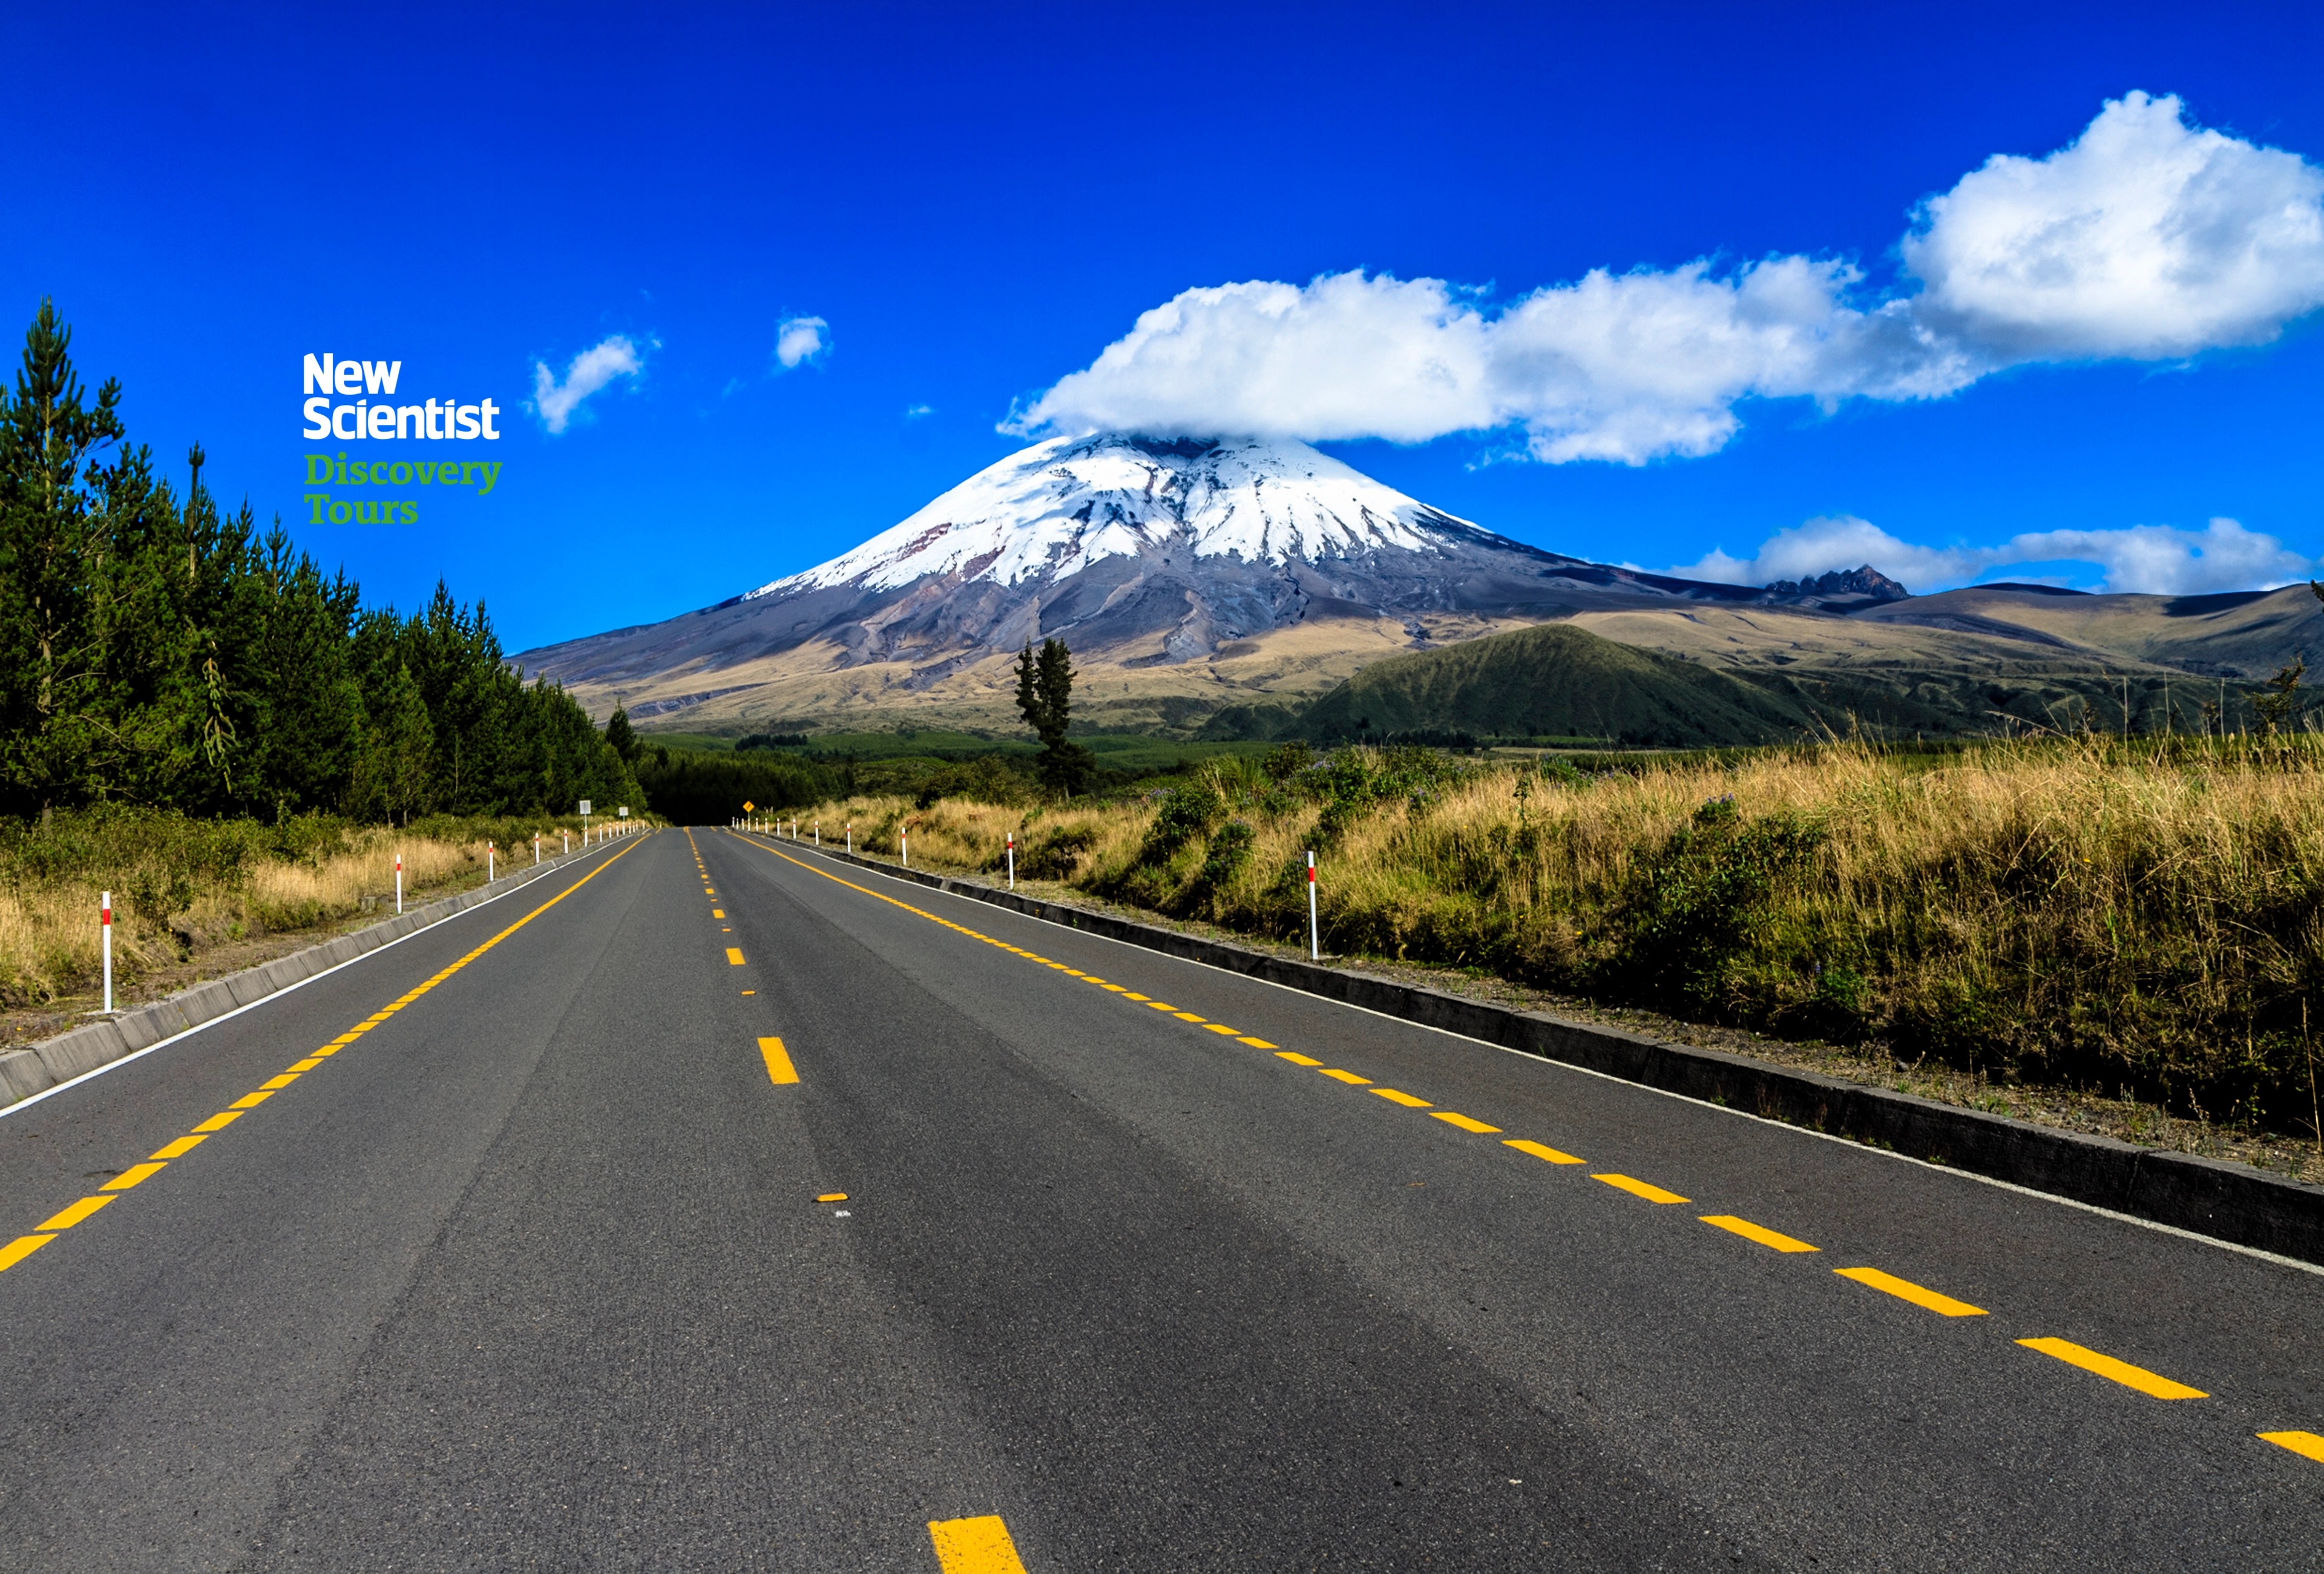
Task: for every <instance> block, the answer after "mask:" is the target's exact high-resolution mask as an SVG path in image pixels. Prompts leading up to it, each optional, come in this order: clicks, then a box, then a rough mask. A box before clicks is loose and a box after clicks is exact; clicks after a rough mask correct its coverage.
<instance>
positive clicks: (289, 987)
mask: <svg viewBox="0 0 2324 1574" xmlns="http://www.w3.org/2000/svg"><path fill="white" fill-rule="evenodd" d="M603 851H604V848H603V847H600V848H598V849H597V852H589V853H584V854H582V855H581V856H582V857H583V858H594V857H595V856H597V853H598V852H603ZM575 861H576V863H577V862H578V861H579V860H578V859H576V860H575ZM568 867H569V866H568ZM530 884H532V882H531V881H530V880H527V881H525V882H524V884H521V885H512V886H510V887H509V888H508V889H507V890H505V891H503V892H502V893H500V894H499V895H498V896H487V897H485V898H484V900H483V901H482V902H479V903H476V904H475V906H474V907H470V908H464V909H463V910H461V911H460V912H455V913H452V914H449V915H448V916H447V917H444V918H439V919H438V920H437V921H435V922H434V923H431V924H425V925H422V926H421V927H420V928H419V929H415V930H413V931H411V932H410V934H407V935H398V936H396V937H395V938H394V939H393V940H388V941H385V942H383V943H382V944H380V945H376V946H374V947H372V949H369V950H367V951H365V952H364V953H363V954H362V955H361V956H357V957H349V958H347V959H346V961H344V962H335V963H333V964H332V965H331V966H329V967H327V968H324V969H323V970H322V971H321V972H319V973H309V975H307V977H304V978H301V979H300V980H299V981H298V982H297V983H296V984H285V985H284V986H282V987H281V988H280V989H277V990H275V991H274V992H273V993H272V995H260V996H259V997H258V998H257V999H256V1000H254V1001H252V1002H251V1003H250V1004H249V1005H237V1006H235V1008H234V1009H233V1010H232V1011H221V1012H219V1013H218V1014H217V1015H216V1016H214V1017H211V1018H210V1019H209V1020H208V1021H207V1022H198V1023H194V1025H193V1026H191V1027H189V1028H187V1029H185V1030H184V1031H183V1032H173V1033H171V1035H170V1036H169V1037H168V1038H166V1039H156V1040H155V1041H154V1042H152V1043H150V1044H147V1045H146V1046H145V1047H144V1048H143V1049H142V1050H132V1051H130V1052H129V1053H127V1054H125V1055H124V1056H122V1057H121V1059H119V1060H107V1061H106V1063H105V1064H104V1065H102V1066H99V1067H97V1068H96V1069H93V1070H88V1071H83V1072H82V1073H81V1074H80V1075H79V1076H78V1077H75V1078H73V1079H71V1080H69V1081H66V1082H60V1083H58V1084H57V1085H56V1086H55V1087H54V1088H42V1089H41V1090H40V1091H39V1092H38V1093H35V1094H33V1095H32V1096H31V1097H28V1098H19V1099H18V1100H16V1102H15V1103H14V1104H12V1105H9V1106H7V1107H6V1108H5V1109H0V1120H5V1119H7V1118H8V1117H9V1116H12V1115H14V1114H16V1113H17V1112H18V1111H20V1110H26V1109H30V1108H32V1106H34V1105H35V1104H38V1103H40V1102H41V1100H42V1099H43V1098H52V1097H55V1096H56V1095H58V1094H60V1093H62V1092H63V1091H64V1090H65V1089H66V1088H78V1087H79V1086H80V1085H81V1084H82V1083H84V1082H86V1081H88V1079H90V1078H92V1077H102V1076H104V1075H105V1074H106V1072H107V1071H118V1070H119V1069H121V1068H122V1067H124V1066H126V1065H127V1064H129V1062H131V1061H132V1060H143V1059H144V1058H145V1057H146V1056H148V1055H150V1054H152V1052H153V1051H156V1050H166V1049H168V1048H169V1047H170V1046H171V1044H174V1043H176V1042H179V1041H180V1039H189V1038H192V1037H193V1036H194V1035H195V1034H196V1033H198V1032H202V1031H204V1030H205V1029H207V1028H213V1027H216V1026H217V1024H218V1023H222V1022H232V1021H233V1020H234V1019H235V1017H237V1016H240V1015H241V1014H243V1013H244V1012H245V1011H256V1010H257V1009H258V1008H259V1007H260V1006H262V1005H273V1004H274V1003H275V1002H276V1001H278V1000H280V999H281V998H282V997H283V996H284V995H289V994H291V992H292V991H294V990H299V989H304V988H305V987H307V986H308V985H309V984H318V983H320V982H321V981H322V980H324V979H326V978H327V977H330V976H331V975H332V974H334V973H336V972H337V971H338V970H339V969H340V968H352V967H354V966H355V964H356V963H357V962H368V961H370V960H371V959H372V958H374V957H376V956H378V955H380V954H381V953H382V952H383V951H392V950H393V949H395V948H396V947H398V946H400V945H401V944H402V943H403V942H404V941H406V940H418V939H419V938H420V936H421V935H424V934H430V933H433V932H434V931H437V930H439V929H441V928H443V927H444V926H445V925H446V924H447V923H452V922H455V921H458V920H460V919H463V918H466V917H467V916H468V914H469V913H471V912H483V911H484V909H485V908H487V907H490V906H491V905H492V904H493V903H495V902H500V901H503V900H505V899H506V898H508V897H511V896H513V895H515V894H516V893H518V892H520V891H521V890H523V889H524V887H525V885H530ZM321 943H322V944H324V945H329V944H330V943H331V942H330V941H328V940H324V941H322V942H321ZM293 954H294V955H295V954H296V953H293ZM277 960H280V958H277ZM267 965H268V964H266V963H263V962H262V963H260V964H259V966H261V967H265V966H267ZM229 977H231V975H229ZM211 982H212V983H216V982H217V980H216V979H212V980H211ZM157 1004H158V1003H157Z"/></svg>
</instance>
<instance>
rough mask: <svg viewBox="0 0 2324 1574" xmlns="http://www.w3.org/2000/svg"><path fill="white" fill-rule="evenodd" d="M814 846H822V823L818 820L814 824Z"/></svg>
mask: <svg viewBox="0 0 2324 1574" xmlns="http://www.w3.org/2000/svg"><path fill="white" fill-rule="evenodd" d="M815 845H816V847H821V846H823V821H821V820H819V819H818V820H816V822H815Z"/></svg>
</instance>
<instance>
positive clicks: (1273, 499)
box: [744, 433, 1480, 600]
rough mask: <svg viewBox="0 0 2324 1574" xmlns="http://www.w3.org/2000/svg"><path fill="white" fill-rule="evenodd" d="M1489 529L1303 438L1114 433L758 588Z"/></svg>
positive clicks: (955, 497) (1013, 577)
mask: <svg viewBox="0 0 2324 1574" xmlns="http://www.w3.org/2000/svg"><path fill="white" fill-rule="evenodd" d="M1446 530H1451V531H1453V532H1460V533H1461V534H1462V536H1463V537H1469V538H1473V537H1474V536H1475V535H1477V534H1479V533H1480V532H1478V531H1477V528H1476V526H1474V525H1472V524H1470V523H1468V522H1467V521H1466V520H1461V519H1455V518H1453V517H1452V515H1450V514H1442V513H1439V512H1438V511H1437V510H1435V509H1434V508H1431V507H1429V506H1428V505H1426V504H1425V503H1419V502H1416V501H1415V500H1413V499H1412V498H1409V497H1406V495H1404V494H1403V493H1401V492H1398V491H1397V490H1395V489H1394V488H1393V487H1389V486H1382V485H1380V484H1379V482H1378V481H1375V480H1373V479H1372V478H1371V477H1369V476H1366V475H1364V474H1363V473H1361V472H1360V471H1358V470H1354V469H1351V468H1349V467H1348V466H1346V465H1343V464H1342V463H1341V462H1340V461H1339V460H1337V459H1335V458H1331V457H1330V456H1328V455H1326V454H1321V453H1318V452H1316V451H1315V450H1314V449H1311V448H1309V447H1308V446H1307V445H1306V444H1305V443H1301V442H1261V441H1259V440H1257V439H1251V438H1245V439H1240V440H1228V441H1223V442H1221V441H1198V440H1193V439H1188V438H1180V439H1176V440H1169V441H1162V440H1155V439H1152V438H1140V437H1127V436H1122V435H1119V434H1111V433H1109V434H1105V435H1102V436H1098V437H1085V438H1057V439H1055V440H1051V441H1048V442H1045V443H1040V444H1038V445H1037V446H1035V447H1033V448H1029V449H1026V450H1024V451H1023V452H1022V453H1017V454H1011V455H1010V457H1009V458H1005V459H1003V460H1001V462H1000V463H999V464H997V465H993V466H991V467H989V468H985V469H982V470H980V471H978V472H977V473H976V474H975V475H973V476H971V477H969V478H968V479H967V480H965V481H964V482H962V483H961V484H960V485H959V486H955V487H954V488H953V489H952V490H951V491H949V492H947V493H945V495H943V496H941V497H939V498H937V499H936V501H935V502H933V503H931V504H929V505H927V507H925V508H923V509H921V510H920V511H919V512H918V513H917V514H913V515H912V516H911V517H910V518H908V519H907V520H905V521H904V522H903V523H900V524H899V525H896V526H895V527H894V528H892V529H890V530H885V531H882V532H880V533H879V534H878V535H875V536H873V537H872V538H871V540H870V541H868V542H864V543H863V544H862V546H860V547H857V548H856V549H855V550H854V551H850V552H846V553H844V554H842V555H841V556H839V557H836V558H834V559H832V560H830V561H829V562H827V563H822V564H819V565H817V566H816V567H815V568H812V569H807V571H806V572H805V573H801V574H793V575H791V576H789V577H788V579H777V580H775V581H773V582H772V583H770V584H767V585H762V586H761V587H760V588H758V589H756V590H753V591H751V592H750V593H749V594H748V595H747V596H746V597H744V599H745V600H756V599H757V598H759V597H762V596H781V595H786V594H789V593H793V592H797V591H799V590H804V589H808V588H816V587H821V586H830V585H860V586H863V587H865V588H871V589H880V590H893V589H900V588H903V587H905V586H908V585H910V584H911V583H913V582H914V581H915V580H918V579H923V578H925V577H927V576H928V575H931V574H941V575H945V576H948V577H953V578H954V579H955V580H956V581H966V580H973V579H991V580H993V581H995V582H996V583H999V584H1001V585H1010V586H1013V585H1017V584H1019V583H1020V582H1022V581H1024V580H1027V579H1052V580H1054V579H1065V578H1067V577H1069V576H1071V575H1074V574H1077V573H1080V572H1082V571H1083V570H1084V569H1089V568H1092V567H1094V566H1095V565H1096V564H1097V563H1099V562H1101V561H1102V560H1105V559H1107V558H1135V557H1139V556H1140V555H1142V554H1144V553H1147V552H1149V551H1160V550H1162V549H1164V548H1167V547H1172V546H1176V547H1178V548H1179V549H1181V550H1183V551H1185V552H1186V553H1188V554H1189V555H1190V556H1191V557H1192V558H1193V559H1194V560H1196V561H1198V562H1199V561H1200V560H1202V559H1204V558H1223V557H1235V558H1240V559H1241V560H1243V561H1244V562H1246V563H1250V564H1258V563H1262V562H1266V563H1274V564H1277V565H1281V564H1285V563H1287V562H1288V561H1290V560H1293V559H1295V558H1296V559H1301V560H1305V561H1307V562H1311V563H1312V562H1318V561H1321V560H1323V559H1325V558H1333V557H1347V556H1349V555H1351V554H1353V553H1362V552H1368V551H1381V550H1389V551H1408V552H1421V551H1429V550H1431V549H1432V548H1437V547H1441V546H1443V545H1444V544H1446V543H1445V540H1444V538H1443V535H1442V532H1444V531H1446Z"/></svg>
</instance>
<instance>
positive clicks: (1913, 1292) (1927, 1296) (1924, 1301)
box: [1832, 1268, 1985, 1317]
mask: <svg viewBox="0 0 2324 1574" xmlns="http://www.w3.org/2000/svg"><path fill="white" fill-rule="evenodd" d="M1832 1272H1833V1273H1837V1274H1839V1275H1840V1277H1841V1278H1843V1279H1853V1280H1855V1281H1856V1282H1858V1284H1864V1285H1868V1286H1870V1287H1871V1288H1872V1289H1874V1290H1878V1291H1881V1292H1885V1293H1886V1294H1889V1295H1893V1296H1895V1298H1896V1299H1897V1300H1899V1301H1911V1302H1912V1303H1913V1304H1914V1306H1919V1307H1925V1308H1926V1309H1928V1310H1931V1311H1933V1312H1935V1313H1936V1314H1937V1315H1938V1316H1939V1317H1983V1316H1984V1315H1985V1308H1983V1307H1981V1306H1971V1305H1970V1304H1969V1302H1968V1301H1955V1300H1954V1299H1953V1298H1952V1297H1951V1296H1950V1295H1940V1294H1938V1293H1937V1292H1935V1291H1933V1290H1930V1289H1928V1288H1926V1287H1924V1286H1923V1285H1919V1284H1915V1283H1914V1282H1912V1281H1911V1280H1910V1279H1899V1278H1897V1277H1896V1276H1895V1274H1894V1273H1882V1272H1881V1271H1880V1270H1879V1269H1877V1268H1834V1269H1833V1270H1832Z"/></svg>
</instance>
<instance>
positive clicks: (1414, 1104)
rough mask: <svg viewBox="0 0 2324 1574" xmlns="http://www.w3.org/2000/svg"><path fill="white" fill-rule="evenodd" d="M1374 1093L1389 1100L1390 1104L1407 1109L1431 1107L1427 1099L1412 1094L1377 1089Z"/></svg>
mask: <svg viewBox="0 0 2324 1574" xmlns="http://www.w3.org/2000/svg"><path fill="white" fill-rule="evenodd" d="M1372 1091H1373V1092H1374V1093H1375V1094H1377V1095H1378V1096H1379V1097H1382V1098H1385V1099H1387V1100H1388V1102H1389V1103H1390V1104H1401V1105H1403V1106H1405V1107H1406V1109H1426V1108H1428V1107H1430V1106H1429V1103H1428V1100H1426V1099H1425V1098H1415V1097H1413V1096H1412V1095H1411V1094H1409V1093H1399V1092H1397V1090H1396V1089H1395V1088H1373V1089H1372Z"/></svg>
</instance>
